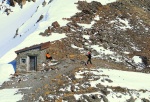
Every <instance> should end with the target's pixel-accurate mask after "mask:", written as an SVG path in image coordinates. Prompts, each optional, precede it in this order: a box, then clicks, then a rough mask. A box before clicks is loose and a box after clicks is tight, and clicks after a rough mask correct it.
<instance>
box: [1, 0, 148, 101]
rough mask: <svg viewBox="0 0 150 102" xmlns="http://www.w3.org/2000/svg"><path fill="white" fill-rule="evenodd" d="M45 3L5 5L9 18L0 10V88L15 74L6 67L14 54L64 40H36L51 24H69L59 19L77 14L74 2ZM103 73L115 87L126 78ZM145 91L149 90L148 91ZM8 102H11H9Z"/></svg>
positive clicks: (55, 36) (55, 0) (38, 0)
mask: <svg viewBox="0 0 150 102" xmlns="http://www.w3.org/2000/svg"><path fill="white" fill-rule="evenodd" d="M45 1H46V2H47V4H46V5H45V6H43V5H42V3H43V2H44V0H36V2H35V3H34V2H30V3H29V2H27V3H26V5H24V6H23V8H22V9H21V8H20V6H19V5H17V4H16V6H15V7H9V5H8V4H3V5H5V6H7V7H8V8H10V9H11V10H12V11H13V12H11V13H10V14H9V15H6V14H5V13H4V12H3V10H1V11H0V48H1V50H0V84H1V83H2V82H3V81H5V80H8V78H9V75H10V74H13V73H14V70H12V66H11V65H9V64H7V63H8V62H10V61H12V60H14V59H15V58H16V54H15V52H14V51H16V50H18V49H21V48H24V47H28V46H31V45H34V44H39V43H42V42H46V41H55V40H60V39H62V38H65V37H66V35H65V34H55V33H53V34H52V35H51V36H49V37H41V36H39V33H40V32H44V30H45V29H47V27H48V26H50V25H51V23H52V22H54V21H58V22H59V24H60V25H61V26H63V25H65V24H66V23H67V22H68V21H66V20H63V19H62V18H67V17H68V18H69V17H70V16H72V15H73V14H75V13H76V12H78V10H77V8H76V4H74V3H75V2H77V1H76V0H65V1H64V0H53V1H52V2H51V3H48V2H49V1H50V0H45ZM91 1H92V0H87V2H91ZM97 1H99V2H101V3H102V4H103V5H106V4H107V3H111V2H115V1H116V0H97ZM1 2H2V0H0V4H1ZM41 15H43V16H44V18H43V19H42V20H41V21H40V22H37V20H38V19H39V17H40V16H41ZM17 31H18V33H17ZM16 33H17V34H18V35H17V36H15V35H16ZM94 47H95V46H94ZM96 48H97V47H96ZM96 48H95V49H96ZM107 51H108V50H107ZM104 53H105V52H104ZM4 69H5V70H4ZM7 70H9V71H7ZM103 71H104V72H106V73H107V74H109V76H110V77H112V80H114V83H112V84H117V85H119V84H118V83H121V82H120V81H121V80H123V79H124V78H126V77H125V76H121V75H118V76H117V77H120V76H121V78H122V79H119V81H118V79H117V80H116V79H115V78H114V77H116V76H114V75H113V73H109V72H110V71H109V72H108V71H106V70H103ZM111 72H113V71H111ZM4 73H7V74H4ZM114 73H116V72H114ZM117 73H121V72H117ZM126 74H128V73H125V75H126ZM134 74H135V75H134V76H135V77H136V76H138V75H139V74H138V73H137V74H136V73H134ZM140 75H141V74H140ZM142 76H143V77H146V78H147V77H148V75H145V74H142ZM135 77H134V78H135ZM136 80H137V79H136ZM126 81H132V80H124V81H123V82H122V84H121V86H123V87H124V84H126ZM138 81H141V80H138ZM144 82H146V81H144ZM104 84H105V83H104ZM109 85H111V84H109ZM136 85H137V84H136ZM147 85H149V83H147ZM112 86H113V85H112ZM131 86H132V85H131ZM131 86H130V87H131ZM140 86H142V87H143V85H141V84H140ZM140 89H141V87H140ZM147 90H149V89H148V88H147ZM10 91H11V90H10ZM7 92H8V90H7ZM112 94H113V93H112ZM0 97H1V96H0ZM7 97H9V96H7ZM111 97H113V96H111ZM146 97H150V96H148V95H146ZM0 99H1V98H0ZM18 100H19V99H18ZM0 101H1V102H4V101H5V100H0ZM7 101H8V102H10V101H11V99H10V100H7Z"/></svg>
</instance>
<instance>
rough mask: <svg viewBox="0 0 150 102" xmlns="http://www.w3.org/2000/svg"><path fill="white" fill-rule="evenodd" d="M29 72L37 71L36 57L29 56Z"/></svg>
mask: <svg viewBox="0 0 150 102" xmlns="http://www.w3.org/2000/svg"><path fill="white" fill-rule="evenodd" d="M30 70H31V71H32V70H35V71H36V70H37V57H36V56H30Z"/></svg>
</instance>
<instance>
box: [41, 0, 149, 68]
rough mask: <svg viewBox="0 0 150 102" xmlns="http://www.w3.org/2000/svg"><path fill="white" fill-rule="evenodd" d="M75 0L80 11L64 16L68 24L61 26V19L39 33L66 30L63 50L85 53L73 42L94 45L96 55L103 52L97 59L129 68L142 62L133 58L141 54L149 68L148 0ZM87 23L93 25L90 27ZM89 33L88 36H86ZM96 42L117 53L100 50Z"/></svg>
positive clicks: (84, 46) (81, 44)
mask: <svg viewBox="0 0 150 102" xmlns="http://www.w3.org/2000/svg"><path fill="white" fill-rule="evenodd" d="M76 4H77V5H78V9H79V10H80V11H81V12H78V13H76V14H75V15H73V16H72V17H71V18H63V19H64V20H68V21H69V23H68V24H67V25H66V26H62V27H60V25H59V22H57V21H55V22H54V23H52V25H51V26H49V27H48V29H47V30H45V32H41V33H40V35H42V36H49V35H50V34H51V32H58V33H66V34H67V36H68V38H66V39H64V40H63V41H61V42H60V44H61V45H62V46H63V47H62V48H63V51H64V50H65V51H64V52H66V51H67V52H68V53H71V54H78V53H84V52H82V51H81V50H80V51H79V50H77V49H73V48H72V47H71V44H73V45H75V46H76V47H79V48H82V50H84V51H86V50H89V49H91V50H92V52H93V56H97V55H100V57H98V59H105V60H108V61H111V62H114V63H116V62H117V63H120V64H124V65H125V66H126V68H134V69H137V67H139V65H137V64H135V63H134V61H133V59H132V58H133V56H140V57H141V58H143V61H144V66H143V68H145V69H148V67H149V64H150V61H149V59H150V44H149V41H150V5H149V4H150V1H149V0H136V1H135V0H119V1H117V2H114V3H111V4H108V5H101V3H99V2H96V1H93V2H91V3H87V2H86V1H78V2H77V3H76ZM84 24H87V25H91V27H89V28H87V27H86V26H85V25H84ZM86 35H88V36H89V39H86V38H85V37H84V36H86ZM93 45H98V46H101V47H103V48H104V49H109V50H110V51H112V52H114V54H112V55H107V54H104V53H101V51H99V52H98V51H97V50H95V49H93V48H92V47H91V46H93ZM55 46H57V45H55ZM64 55H68V54H67V53H65V54H64ZM118 59H119V60H118ZM145 69H144V70H145Z"/></svg>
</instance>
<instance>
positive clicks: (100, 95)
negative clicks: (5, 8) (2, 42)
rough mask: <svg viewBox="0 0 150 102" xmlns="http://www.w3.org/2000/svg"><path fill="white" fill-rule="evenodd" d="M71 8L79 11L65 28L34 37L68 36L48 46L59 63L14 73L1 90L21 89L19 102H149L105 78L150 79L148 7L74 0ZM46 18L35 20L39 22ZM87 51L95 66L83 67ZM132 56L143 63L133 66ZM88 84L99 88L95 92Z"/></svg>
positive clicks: (143, 2) (122, 0) (140, 0)
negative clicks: (74, 5) (133, 76)
mask: <svg viewBox="0 0 150 102" xmlns="http://www.w3.org/2000/svg"><path fill="white" fill-rule="evenodd" d="M11 1H14V0H11ZM22 1H23V0H22ZM29 1H31V0H29ZM35 2H36V1H35ZM50 2H53V1H51V0H50V1H49V2H43V4H42V5H44V6H46V5H48V3H50ZM18 3H19V2H18ZM75 4H76V5H77V9H78V10H79V11H78V12H77V13H76V14H74V15H72V16H71V17H66V18H65V17H64V18H62V20H63V21H64V22H67V23H66V24H63V25H62V24H61V21H60V20H58V21H51V23H49V24H48V25H49V26H48V27H45V28H44V27H43V28H44V30H42V31H40V32H39V33H38V35H40V36H41V38H43V37H46V38H48V37H50V36H52V35H53V34H57V33H59V34H66V36H67V37H65V38H63V39H61V40H57V41H52V42H51V45H50V48H49V51H50V52H51V54H52V56H53V58H54V59H56V60H57V62H58V63H57V64H56V65H53V66H50V67H47V68H46V69H45V70H46V71H44V72H36V73H15V74H14V75H12V77H11V78H10V79H11V80H10V81H7V82H5V83H3V85H2V86H1V87H0V88H1V89H5V88H19V92H18V93H16V94H19V93H21V94H23V95H24V96H23V98H22V100H20V101H21V102H26V101H27V100H28V101H29V102H32V101H37V102H40V101H44V102H87V101H88V102H111V101H112V100H113V101H112V102H117V101H118V102H122V101H124V102H134V101H135V102H138V101H142V102H149V101H150V96H149V92H150V91H149V89H145V88H139V89H136V88H135V89H134V88H133V87H124V86H119V85H118V84H117V85H115V86H113V85H112V83H115V80H113V79H111V77H110V76H111V75H108V74H107V73H104V72H105V69H106V68H107V69H108V73H109V72H111V71H112V70H111V69H118V70H124V71H132V72H133V71H134V72H144V73H150V68H149V65H150V60H149V59H150V44H149V41H150V1H149V0H118V1H117V2H113V3H110V4H107V5H102V4H101V3H100V2H97V1H92V2H88V0H87V1H79V0H78V1H76V3H75ZM15 5H16V4H13V5H12V6H15ZM21 5H22V4H21ZM23 5H26V4H25V3H24V4H23ZM21 7H22V6H21ZM65 13H67V12H65ZM45 17H46V15H41V16H39V19H38V20H37V22H40V21H42V20H43V18H45ZM17 36H18V35H17ZM88 50H91V51H92V62H93V65H88V66H85V65H84V62H85V61H86V60H87V58H86V56H85V54H86V52H87V51H88ZM134 56H139V57H140V58H143V59H142V63H135V60H134V59H133V57H134ZM103 68H104V69H103ZM95 72H97V73H99V74H100V75H99V74H95ZM112 72H113V71H112ZM116 73H119V72H116ZM124 74H125V75H126V74H127V73H124ZM128 74H129V73H128ZM132 74H133V73H132ZM78 75H79V76H78ZM130 75H131V74H130ZM139 75H141V74H139ZM148 75H149V74H147V76H148ZM141 76H142V75H141ZM117 77H119V78H120V77H121V75H119V76H117ZM145 78H147V77H145ZM131 79H132V78H131ZM142 79H143V78H142ZM122 80H125V79H124V77H123V79H122ZM91 81H94V83H96V82H99V84H95V86H94V85H93V84H92V83H90V82H91ZM132 81H135V80H131V83H130V84H133V83H132ZM135 83H136V82H135ZM145 83H146V81H145ZM136 84H138V83H136ZM142 84H143V83H142ZM138 85H139V84H138ZM146 85H149V83H147V84H146ZM146 85H145V87H146ZM126 86H127V85H126ZM131 86H132V85H131ZM25 87H26V88H25Z"/></svg>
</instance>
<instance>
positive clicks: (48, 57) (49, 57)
mask: <svg viewBox="0 0 150 102" xmlns="http://www.w3.org/2000/svg"><path fill="white" fill-rule="evenodd" d="M46 59H47V60H50V61H51V60H52V56H51V55H50V54H49V53H48V52H47V53H46Z"/></svg>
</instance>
